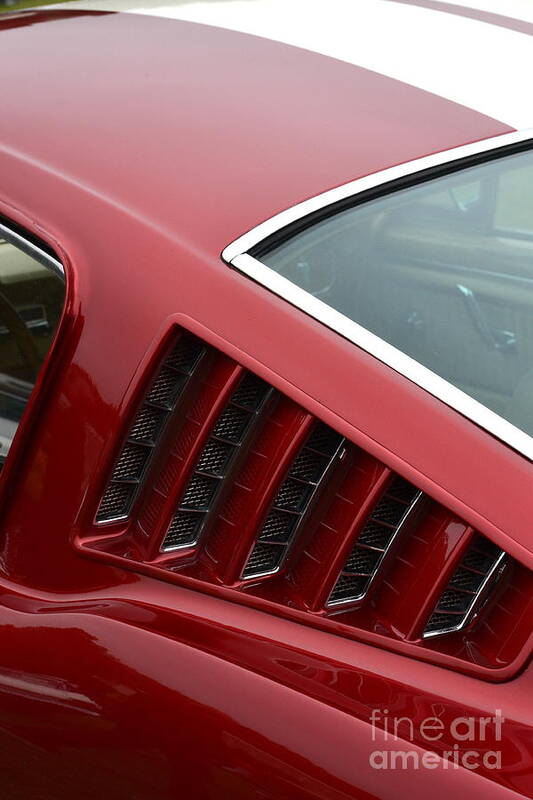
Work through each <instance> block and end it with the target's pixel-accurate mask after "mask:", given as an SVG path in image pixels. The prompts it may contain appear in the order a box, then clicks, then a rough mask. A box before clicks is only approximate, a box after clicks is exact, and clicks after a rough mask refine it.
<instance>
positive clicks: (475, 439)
mask: <svg viewBox="0 0 533 800" xmlns="http://www.w3.org/2000/svg"><path fill="white" fill-rule="evenodd" d="M0 64H1V67H2V69H1V72H2V119H1V122H0V175H1V181H0V213H1V215H2V216H3V217H4V218H6V219H8V220H11V221H12V222H13V223H15V224H17V225H19V226H21V227H22V228H24V229H25V230H26V231H28V232H29V233H31V234H33V235H35V236H38V237H39V238H40V239H41V240H43V241H44V242H46V243H47V244H48V245H49V246H50V247H52V248H53V249H54V251H55V252H56V253H57V254H58V255H59V257H60V258H61V260H62V262H63V264H64V266H65V269H66V274H67V301H66V306H65V311H64V316H63V320H62V323H61V326H60V330H59V333H58V336H57V339H56V341H55V343H54V345H53V347H52V350H51V352H50V353H49V356H48V358H47V362H46V365H45V368H44V370H43V371H42V374H41V375H40V377H39V380H38V384H37V386H36V389H35V391H34V394H33V396H32V400H31V403H30V405H29V406H28V408H27V410H26V413H25V416H24V420H23V425H21V428H20V430H19V432H18V434H17V439H16V442H15V445H14V448H13V452H12V454H11V455H10V458H9V460H8V462H7V465H6V468H5V471H4V473H3V477H2V484H1V487H0V488H1V492H2V505H1V507H2V521H1V527H2V537H1V560H0V586H1V597H0V631H1V641H2V646H1V652H2V655H1V656H0V745H1V747H0V754H1V755H0V763H1V771H0V787H1V790H0V795H1V796H2V797H5V798H10V799H11V798H21V800H22V798H24V800H30V798H54V799H56V798H57V800H59V798H72V797H76V798H80V800H81V798H85V797H87V798H89V797H91V798H93V797H95V796H101V797H105V798H106V799H107V800H115V798H117V800H118V798H124V799H125V798H128V799H129V800H131V799H132V798H139V800H141V798H142V799H143V800H144V798H155V797H157V798H177V797H184V798H185V797H186V798H190V799H191V800H192V798H198V799H199V800H200V798H202V799H203V798H226V797H227V798H234V799H235V800H237V798H265V799H266V798H272V799H274V798H275V799H276V800H280V798H287V800H289V798H290V800H297V798H298V799H299V798H302V799H303V798H317V799H318V798H320V800H326V798H327V800H341V798H349V797H350V798H351V797H357V798H370V797H379V798H398V797H413V798H414V797H421V798H422V797H424V798H426V797H428V796H429V795H431V796H432V797H433V798H435V800H437V798H445V797H446V798H448V797H449V796H450V794H453V793H455V795H456V796H457V797H469V798H471V800H474V798H483V800H486V798H511V797H533V769H532V768H533V764H532V759H533V752H532V741H533V739H532V730H533V715H532V708H531V697H532V692H533V669H532V667H531V664H530V663H529V651H528V652H527V653H526V655H527V657H522V658H521V660H520V663H518V662H517V663H513V664H511V666H509V667H508V668H505V669H503V670H502V671H501V673H499V674H498V676H497V678H498V679H497V680H496V681H488V680H487V677H486V676H485V675H479V674H476V672H475V670H474V671H472V670H470V671H469V670H467V671H466V673H465V672H464V671H461V670H460V669H457V668H456V666H455V664H454V663H453V661H452V662H450V659H449V658H448V657H447V656H446V655H442V654H440V653H433V654H432V656H431V658H430V659H429V660H427V659H424V657H423V656H422V657H421V656H420V652H419V651H418V650H417V649H416V647H414V646H412V645H410V644H409V643H405V644H404V645H400V646H398V647H396V648H392V649H391V648H387V646H383V642H382V641H381V640H379V637H378V638H376V636H375V635H374V634H373V633H372V632H369V631H366V632H365V631H359V632H356V633H355V634H354V636H353V637H351V638H346V636H344V635H342V632H341V631H340V630H338V629H337V628H336V623H335V620H328V621H324V620H314V619H313V620H310V619H308V617H307V616H306V615H305V613H304V612H301V611H297V610H293V609H290V608H286V609H282V610H279V609H278V610H276V608H275V607H274V604H273V603H271V602H269V601H268V600H267V599H263V598H260V597H253V598H252V597H250V596H248V595H246V596H237V595H236V593H235V592H234V591H233V590H232V589H231V588H229V589H228V588H226V587H224V586H219V585H214V584H205V585H202V583H201V581H198V580H196V579H194V578H191V577H187V576H181V575H177V574H174V573H168V574H167V575H164V574H163V573H162V571H161V570H158V568H157V564H156V565H155V566H154V565H153V564H143V563H139V564H135V563H131V564H127V563H125V562H124V559H121V558H120V557H118V556H116V555H113V553H106V552H98V551H97V549H95V548H93V549H91V547H90V545H91V543H94V541H95V539H96V538H97V536H98V532H97V531H96V530H95V529H94V509H95V507H96V506H97V503H98V498H99V497H100V496H101V494H102V491H103V489H104V487H105V484H106V481H107V477H108V475H109V465H110V463H111V462H112V461H113V459H114V457H115V454H116V452H117V446H118V444H119V443H120V441H121V439H122V437H123V435H124V429H125V426H126V427H127V425H128V420H129V419H131V413H132V408H133V407H134V406H135V403H136V402H137V400H138V397H139V391H140V389H139V387H140V386H142V385H143V383H144V382H145V380H146V376H147V375H149V374H151V372H152V371H153V369H154V364H155V363H156V362H157V359H158V358H159V354H160V351H161V343H162V342H163V341H165V340H166V337H167V336H168V335H169V332H170V331H171V330H172V329H173V328H174V326H176V325H178V326H181V327H183V328H185V329H187V330H189V331H191V332H192V333H193V334H195V335H196V336H198V337H200V338H201V339H203V340H204V341H206V342H207V343H208V344H210V345H212V346H213V347H216V348H217V349H218V350H219V351H222V352H223V353H225V354H226V355H227V356H229V357H230V358H231V359H233V360H235V361H237V362H238V363H239V364H241V365H243V366H244V367H245V368H246V369H248V370H251V371H253V372H254V373H256V374H257V375H259V376H261V377H262V378H263V379H265V380H266V381H268V383H269V384H271V385H273V386H274V387H276V389H278V390H279V391H281V392H282V393H284V395H286V396H287V397H289V398H290V399H291V400H293V401H294V402H295V403H297V404H299V406H301V407H303V408H304V409H306V410H307V411H308V412H310V413H311V414H313V415H315V416H316V417H318V418H319V419H321V420H323V421H324V422H326V423H327V424H328V425H330V426H332V427H333V428H334V429H335V430H337V431H339V432H340V433H342V434H343V435H344V436H346V437H347V438H348V439H349V440H350V441H351V442H354V443H355V444H357V445H358V446H359V447H361V448H363V449H364V450H365V451H366V452H368V453H369V454H371V455H372V456H373V457H375V458H376V459H379V460H380V461H381V462H383V463H384V464H386V465H387V466H388V467H389V468H391V469H393V470H395V471H396V470H397V471H398V472H399V473H400V474H401V475H403V476H404V477H406V478H407V479H408V480H410V481H412V482H413V483H414V484H415V485H416V486H418V487H420V488H421V489H423V490H424V491H425V492H426V493H427V494H429V495H430V496H431V497H432V498H434V499H435V500H436V501H438V502H439V503H441V504H443V506H445V507H446V508H447V509H450V510H451V511H452V512H453V513H454V514H456V515H458V516H459V517H460V518H461V519H464V520H465V521H466V522H467V523H468V524H469V525H471V526H474V527H475V528H476V529H477V530H479V531H480V532H482V533H483V534H484V535H486V536H488V537H489V538H490V539H492V540H493V541H494V542H496V543H497V544H498V545H499V546H500V547H502V548H504V549H505V550H506V551H507V552H508V553H510V554H511V555H512V556H513V557H514V558H515V559H517V561H519V562H520V563H521V564H522V565H523V566H524V567H527V568H529V569H531V568H533V529H532V526H531V522H530V520H531V519H532V518H533V492H532V491H531V489H532V476H533V471H532V469H533V468H532V466H531V463H530V462H529V461H528V460H527V459H525V458H524V457H523V456H521V455H519V454H518V453H516V452H514V451H513V450H512V449H510V448H509V447H507V446H506V445H505V444H504V443H502V442H500V441H498V440H497V439H495V438H494V437H492V436H490V435H489V434H487V433H486V432H485V431H483V430H482V429H481V428H479V427H477V426H476V425H474V424H473V423H472V422H470V421H469V420H467V419H465V418H464V417H462V416H461V415H459V414H458V413H457V412H455V411H454V410H453V409H450V408H449V407H447V406H446V405H444V404H443V403H441V402H440V401H439V400H437V399H436V398H434V397H432V396H431V395H429V394H427V393H426V392H424V391H423V390H422V389H420V388H419V387H417V386H415V385H414V384H412V383H411V382H410V381H409V380H407V379H406V378H404V377H403V376H401V375H399V374H398V373H396V372H395V371H393V370H392V369H390V368H389V367H387V366H385V365H383V364H381V363H379V362H378V361H376V360H375V359H374V358H373V357H371V356H370V355H368V354H367V353H365V352H364V351H363V350H360V349H359V348H357V347H355V346H353V345H352V344H351V343H350V342H348V341H346V340H344V339H343V338H341V337H340V336H338V335H337V334H336V333H335V332H333V331H331V330H328V329H327V328H325V327H324V326H322V325H321V324H320V323H318V322H316V321H315V320H313V319H311V318H309V317H307V316H306V315H305V314H303V313H302V312H300V311H298V310H297V309H295V308H293V307H292V306H290V305H288V304H287V303H285V302H284V301H283V300H281V299H280V298H278V297H276V296H274V295H273V294H270V293H269V292H267V291H265V290H264V289H263V288H262V287H261V286H259V285H257V284H254V283H253V282H252V281H250V280H249V279H247V278H246V277H245V276H243V275H241V274H239V273H238V272H236V271H233V270H230V269H229V268H228V267H227V265H226V264H224V263H223V262H222V260H221V257H220V254H221V252H222V250H223V249H224V247H226V246H227V245H228V243H229V242H231V241H232V240H233V239H235V238H236V237H237V236H239V235H241V234H242V233H244V232H245V231H247V230H249V229H250V228H252V227H253V226H255V225H257V224H258V223H260V222H262V221H263V220H264V219H267V218H268V217H270V216H272V215H273V214H275V213H277V212H279V211H281V210H283V209H284V208H287V207H290V206H291V205H293V204H295V203H297V202H299V201H301V200H304V199H306V198H307V197H310V196H313V195H316V194H318V193H320V192H323V191H325V190H327V189H329V188H331V187H334V186H336V185H339V184H342V183H344V182H346V181H349V180H353V179H355V178H357V177H360V176H363V175H367V174H369V173H372V172H375V171H377V170H380V169H384V168H386V167H389V166H393V165H395V164H399V163H403V162H406V161H409V160H411V159H414V158H418V157H420V156H423V155H427V154H431V153H434V152H438V151H440V150H445V149H449V148H452V147H455V146H460V145H463V144H466V143H468V142H473V141H477V140H481V139H485V138H487V137H491V136H497V135H499V134H504V133H506V132H508V131H510V130H511V127H510V126H508V125H505V124H504V123H501V122H498V121H496V120H494V119H492V118H490V117H487V116H484V115H483V114H481V113H479V112H477V111H473V110H471V109H468V108H466V107H464V106H461V105H457V104H454V103H452V102H451V101H448V100H445V99H443V98H439V97H437V96H436V95H431V94H429V93H428V92H425V91H422V90H419V89H416V88H414V87H412V86H408V85H406V84H402V83H399V82H395V81H393V80H391V79H389V78H385V77H384V76H382V75H379V74H377V73H372V72H369V71H367V70H365V69H362V68H358V67H354V66H353V65H348V64H346V63H343V62H340V61H335V60H333V59H325V58H324V57H322V56H319V55H316V54H313V53H310V52H305V51H301V50H296V49H295V48H290V47H287V46H286V45H282V44H277V43H275V42H271V41H267V40H262V39H258V38H256V37H250V36H246V35H243V34H240V33H234V32H229V31H223V32H222V31H220V30H217V29H214V28H209V27H205V26H201V25H194V24H189V23H186V22H178V21H173V22H171V23H169V22H168V21H163V20H160V19H155V18H142V17H139V16H134V15H126V14H104V13H75V12H64V11H56V12H30V13H24V14H14V15H9V16H8V17H6V18H5V19H2V20H0ZM354 141H356V145H357V146H356V147H354ZM354 398H356V402H355V401H354ZM530 599H531V598H530ZM530 645H531V636H530V637H529V640H528V647H529V648H530ZM430 662H431V663H430ZM375 708H379V709H381V710H382V712H383V713H386V712H384V709H388V710H389V712H390V713H391V714H394V715H396V716H401V717H407V718H409V719H411V720H413V721H414V723H415V724H416V723H417V722H420V721H421V720H423V719H425V718H427V717H434V716H435V715H437V716H438V717H442V718H443V719H446V718H453V717H457V716H461V717H469V716H475V717H479V716H488V715H491V714H493V713H494V708H498V709H501V712H502V714H503V716H504V718H505V725H504V729H503V738H502V741H501V750H502V759H503V767H502V769H500V770H498V771H497V772H494V771H492V772H491V771H487V770H483V769H480V770H476V771H469V770H466V769H464V768H459V769H452V768H450V769H444V768H443V767H442V764H441V765H440V766H439V767H438V768H436V769H432V770H414V769H413V770H403V771H401V772H399V771H387V770H380V769H377V770H376V769H370V768H369V757H370V754H371V752H372V751H373V750H375V749H376V747H378V745H379V749H380V750H387V749H394V748H395V746H396V748H397V742H396V743H395V741H394V740H393V739H392V738H390V737H387V735H386V731H384V730H383V728H379V729H378V730H377V731H376V729H375V728H373V727H372V726H371V724H370V718H371V712H372V709H375ZM376 742H378V744H376ZM449 746H450V743H449V742H446V743H445V742H442V743H439V744H438V746H437V745H436V746H435V748H434V749H435V751H436V752H439V747H440V748H441V749H448V748H449ZM419 748H422V749H427V742H424V741H423V740H422V739H417V738H416V737H415V740H414V741H413V742H412V749H414V750H418V749H419Z"/></svg>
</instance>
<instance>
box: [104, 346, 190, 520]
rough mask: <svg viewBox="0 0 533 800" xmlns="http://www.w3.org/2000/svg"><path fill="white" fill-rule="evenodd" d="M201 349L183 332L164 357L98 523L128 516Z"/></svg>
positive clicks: (140, 412) (111, 482) (117, 464)
mask: <svg viewBox="0 0 533 800" xmlns="http://www.w3.org/2000/svg"><path fill="white" fill-rule="evenodd" d="M204 352H205V346H204V345H203V343H202V342H200V341H199V340H198V339H196V338H195V337H194V336H191V335H189V334H183V335H182V336H180V338H179V339H178V341H177V343H176V345H175V346H174V348H173V349H172V351H171V352H170V353H169V355H168V356H167V358H166V359H165V360H164V362H163V364H162V366H161V367H160V369H159V371H158V373H157V374H156V376H155V378H154V379H153V381H152V384H151V386H150V388H149V389H148V392H147V394H146V397H145V399H144V401H143V403H142V405H141V408H140V409H139V411H138V413H137V415H136V416H135V419H134V421H133V425H132V427H131V429H130V432H129V435H128V439H127V441H126V443H125V444H124V446H123V448H122V450H121V452H120V454H119V456H118V458H117V460H116V463H115V466H114V468H113V472H112V475H111V479H110V481H109V483H108V485H107V488H106V490H105V492H104V495H103V497H102V500H101V502H100V506H99V508H98V513H97V515H96V522H97V523H102V522H115V521H118V520H124V519H127V518H128V516H129V514H130V511H131V509H132V506H133V503H134V502H135V499H136V497H137V495H138V494H139V491H140V489H141V487H142V484H143V479H144V476H145V475H146V472H147V469H148V466H149V464H150V462H151V460H152V456H153V454H154V451H155V449H156V446H157V444H158V442H159V439H160V437H161V434H162V432H163V429H164V426H165V424H166V422H167V420H168V418H169V417H170V415H171V413H172V412H173V410H174V409H175V407H176V404H177V402H178V400H179V398H180V396H181V395H182V393H183V390H184V389H185V386H186V385H187V383H188V381H189V379H190V378H191V376H192V375H193V374H194V372H195V369H196V367H197V366H198V364H199V362H200V359H201V357H202V355H203V353H204Z"/></svg>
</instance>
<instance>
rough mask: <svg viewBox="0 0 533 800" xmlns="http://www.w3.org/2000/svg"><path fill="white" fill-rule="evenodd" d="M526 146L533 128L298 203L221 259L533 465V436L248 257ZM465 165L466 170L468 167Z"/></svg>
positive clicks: (421, 160) (244, 237)
mask: <svg viewBox="0 0 533 800" xmlns="http://www.w3.org/2000/svg"><path fill="white" fill-rule="evenodd" d="M528 141H530V142H531V143H532V144H533V129H532V128H530V129H528V130H525V131H515V132H513V133H508V134H502V135H500V136H495V137H492V138H490V139H484V140H483V141H480V142H474V143H473V144H468V145H464V146H461V147H455V148H452V149H451V150H446V151H444V152H440V153H435V154H433V155H430V156H425V157H423V158H419V159H416V160H414V161H409V162H407V163H405V164H400V165H399V166H396V167H390V168H389V169H385V170H381V171H380V172H376V173H374V174H372V175H368V176H366V177H364V178H359V179H357V180H355V181H350V182H349V183H346V184H344V185H342V186H338V187H336V188H335V189H331V190H329V191H327V192H323V193H322V194H319V195H317V196H316V197H312V198H310V199H309V200H304V201H303V202H302V203H298V204H297V205H295V206H293V207H292V208H289V209H286V210H285V211H282V212H280V213H279V214H276V215H275V216H273V217H271V218H270V219H268V220H266V221H265V222H262V223H261V224H260V225H257V226H256V227H255V228H253V229H252V230H250V231H248V233H245V234H244V235H242V236H240V237H239V238H238V239H235V241H233V242H232V243H231V244H229V245H228V246H227V247H226V248H225V249H224V250H223V252H222V258H223V260H224V261H225V262H226V263H227V264H228V265H229V266H231V267H233V268H235V269H237V270H238V271H239V272H241V273H243V274H244V275H247V276H248V277H250V278H252V279H253V280H254V281H256V282H257V283H260V284H262V285H263V286H264V287H265V288H267V289H270V291H272V292H273V293H274V294H277V295H278V296H279V297H282V298H283V299H284V300H287V301H288V302H289V303H291V304H292V305H293V306H295V307H296V308H299V309H300V310H301V311H304V312H305V313H306V314H309V316H311V317H313V318H314V319H316V320H318V321H319V322H321V323H323V324H324V325H326V326H327V327H328V328H330V329H332V330H334V331H336V332H337V333H340V334H341V336H343V337H344V338H345V339H348V340H349V341H351V342H353V343H354V344H356V345H358V346H359V347H361V348H362V349H363V350H365V351H366V352H367V353H370V354H371V355H373V356H375V357H376V358H377V359H378V360H379V361H381V362H383V363H384V364H386V365H387V366H389V367H391V368H392V369H394V370H395V371H396V372H398V373H400V374H401V375H403V376H404V377H406V378H408V379H409V380H411V381H412V382H413V383H415V384H416V385H417V386H420V387H421V388H422V389H425V390H426V391H427V392H429V393H430V394H432V395H433V396H434V397H436V398H438V399H439V400H441V401H442V402H443V403H446V405H448V406H450V407H451V408H453V409H454V410H456V411H459V413H461V414H463V416H465V417H467V418H468V419H470V420H472V422H475V423H476V424H477V425H479V426H480V427H482V428H484V429H485V430H486V431H488V432H489V433H491V434H493V435H494V436H496V437H497V438H498V439H500V440H501V441H503V442H505V443H506V444H508V445H509V446H511V447H512V448H514V449H515V450H517V451H518V452H519V453H521V454H522V455H524V456H526V457H527V458H528V459H529V460H531V461H533V437H531V436H530V435H529V434H527V433H525V432H524V431H522V430H520V428H517V427H516V426H515V425H513V424H512V423H510V422H508V421H507V420H506V419H504V418H503V417H501V416H500V415H499V414H497V413H496V412H494V411H491V410H490V409H489V408H486V407H485V406H484V405H483V404H482V403H480V402H479V401H478V400H475V399H474V398H473V397H470V395H468V394H466V393H465V392H463V391H462V390H461V389H459V388H457V387H456V386H454V385H453V384H452V383H449V381H447V380H445V379H444V378H442V377H441V376H440V375H437V374H436V373H434V372H433V371H432V370H430V369H428V368H427V367H425V366H423V365H422V364H420V363H419V362H418V361H415V359H413V358H411V357H410V356H408V355H406V354H405V353H403V352H402V351H401V350H398V349H397V348H396V347H394V346H393V345H391V344H389V343H388V342H386V341H384V340H383V339H381V338H380V337H379V336H376V335H375V334H373V333H371V332H370V331H368V330H367V329H366V328H364V327H363V326H361V325H359V324H358V323H357V322H354V321H353V320H352V319H350V318H349V317H347V316H345V315H344V314H341V313H340V312H339V311H336V310H335V309H333V308H331V307H330V306H329V305H327V303H324V302H323V301H322V300H320V299H318V298H317V297H314V296H313V295H312V294H309V293H308V292H307V291H306V290H304V289H301V288H300V287H299V286H297V285H296V284H294V283H292V282H291V281H289V280H288V279H287V278H285V277H283V276H282V275H280V274H279V273H277V272H275V271H274V270H273V269H271V268H270V267H267V266H266V265H265V264H263V263H262V262H261V261H259V260H258V259H256V258H254V257H253V256H250V255H249V254H248V252H247V251H248V250H250V248H252V247H254V246H255V245H257V244H259V243H260V242H262V241H263V240H265V239H266V238H268V237H269V236H272V235H273V234H275V233H277V232H278V231H280V230H281V229H282V228H285V227H286V226H288V225H290V224H292V223H294V222H297V221H298V220H301V219H302V218H304V217H306V216H308V215H309V214H312V213H315V212H317V211H320V210H321V209H324V208H327V207H329V206H331V205H333V204H335V203H338V202H339V201H341V200H346V199H348V198H352V197H353V198H357V196H358V195H360V194H362V193H363V192H367V191H368V190H370V189H376V188H379V187H386V189H387V190H388V191H394V189H395V188H396V185H395V184H396V182H397V181H399V180H402V179H405V178H413V179H416V178H417V175H419V173H425V172H426V171H428V170H431V169H433V168H436V167H441V166H449V167H450V168H453V167H454V165H456V166H457V167H458V168H460V167H461V166H463V164H462V162H463V161H464V160H465V159H468V158H470V157H473V156H478V155H483V154H489V155H495V154H497V153H498V152H499V151H500V150H501V151H502V155H505V154H506V153H505V151H506V149H507V148H509V147H511V146H512V145H517V144H521V143H524V142H528ZM464 166H465V168H466V167H468V164H465V165H464ZM431 177H432V176H431V175H428V176H427V179H428V180H430V179H431ZM384 193H386V192H384Z"/></svg>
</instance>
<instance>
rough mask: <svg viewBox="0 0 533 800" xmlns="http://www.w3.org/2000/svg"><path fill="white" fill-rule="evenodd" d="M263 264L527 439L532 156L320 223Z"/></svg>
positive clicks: (532, 312) (532, 324)
mask: <svg viewBox="0 0 533 800" xmlns="http://www.w3.org/2000/svg"><path fill="white" fill-rule="evenodd" d="M260 259H261V260H262V261H263V262H264V263H266V264H267V265H268V266H269V267H271V268H272V269H274V270H276V271H277V272H279V273H281V274H282V275H284V276H285V277H286V278H288V279H289V280H290V281H292V282H293V283H295V284H297V285H298V286H300V287H302V288H303V289H306V290H307V291H308V292H309V293H311V294H313V295H315V296H316V297H319V298H320V299H321V300H323V301H324V302H325V303H327V304H328V305H329V306H331V307H332V308H334V309H336V310H337V311H340V312H341V313H343V314H344V315H346V316H347V317H349V318H350V319H352V320H354V321H355V322H357V323H359V324H360V325H363V326H364V327H365V328H367V329H368V330H370V331H372V332H373V333H375V334H377V335H378V336H379V337H380V338H381V339H384V340H385V341H387V342H389V343H390V344H392V345H394V346H395V347H397V348H398V349H399V350H401V351H403V352H404V353H407V354H408V355H409V356H411V357H412V358H414V359H416V360H417V361H418V362H419V363H421V364H423V365H424V366H426V367H428V368H429V369H431V370H432V371H433V372H434V373H437V374H438V375H440V376H441V377H443V378H445V379H446V380H448V381H449V382H450V383H453V384H454V385H455V386H457V387H459V388H460V389H462V390H463V391H464V392H466V393H467V394H469V395H470V396H471V397H474V398H475V399H476V400H479V401H480V402H481V403H483V404H484V405H485V406H486V407H487V408H489V409H491V410H493V411H495V412H497V413H498V414H500V415H501V416H503V417H504V418H506V419H508V420H509V421H511V422H513V423H514V424H515V425H517V426H518V427H519V428H521V429H522V430H524V431H526V432H528V433H530V434H533V155H532V154H531V153H530V152H526V153H521V154H516V155H513V156H509V157H506V158H504V159H500V160H497V161H493V162H490V163H487V164H484V165H480V166H476V167H471V168H469V169H466V170H463V171H462V172H460V173H455V174H453V175H448V176H446V177H442V178H439V179H435V180H433V181H430V182H427V183H425V184H421V185H419V186H416V187H413V188H409V189H404V190H401V191H398V192H395V193H393V194H389V195H388V196H386V197H383V198H380V199H376V200H374V201H369V202H367V203H365V204H362V205H359V206H357V207H353V208H351V209H349V210H345V211H343V212H339V213H338V214H336V215H334V216H331V217H329V218H328V219H324V220H323V221H321V222H318V223H316V224H314V225H313V226H311V227H308V228H307V229H305V230H304V231H302V232H300V233H299V234H296V235H295V236H294V237H293V238H291V239H290V240H289V241H287V242H285V243H283V244H281V245H278V246H277V247H274V248H272V249H271V250H270V251H269V252H268V253H267V254H266V255H261V256H260Z"/></svg>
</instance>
